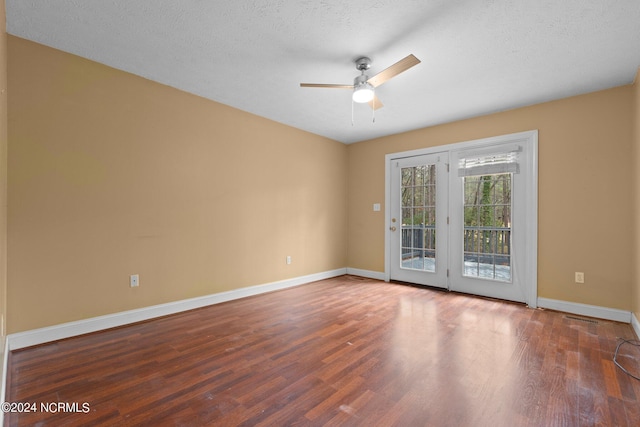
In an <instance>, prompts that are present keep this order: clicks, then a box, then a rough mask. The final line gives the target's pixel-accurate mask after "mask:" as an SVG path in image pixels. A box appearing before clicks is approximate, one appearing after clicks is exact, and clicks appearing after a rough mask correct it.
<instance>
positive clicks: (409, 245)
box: [402, 224, 511, 263]
mask: <svg viewBox="0 0 640 427" xmlns="http://www.w3.org/2000/svg"><path fill="white" fill-rule="evenodd" d="M435 248H436V228H435V225H424V224H419V225H403V226H402V254H403V258H411V257H415V256H423V251H424V250H427V251H434V250H435ZM464 253H465V260H469V261H471V260H473V261H480V262H482V260H481V259H482V258H484V257H490V258H492V259H493V260H494V261H491V263H493V262H495V261H496V258H497V259H498V260H499V259H500V258H505V259H508V258H509V256H510V255H511V228H506V227H464Z"/></svg>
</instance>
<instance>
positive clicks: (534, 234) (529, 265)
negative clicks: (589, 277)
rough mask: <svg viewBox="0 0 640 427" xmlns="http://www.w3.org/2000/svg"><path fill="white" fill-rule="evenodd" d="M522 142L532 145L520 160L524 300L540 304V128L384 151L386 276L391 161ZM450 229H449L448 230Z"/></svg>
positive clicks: (387, 271)
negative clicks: (523, 172)
mask: <svg viewBox="0 0 640 427" xmlns="http://www.w3.org/2000/svg"><path fill="white" fill-rule="evenodd" d="M509 142H519V143H521V144H525V145H527V146H528V148H529V149H530V155H529V156H527V158H526V162H525V163H523V164H521V166H522V167H523V168H526V170H527V172H528V173H527V177H528V178H527V180H526V184H525V187H526V189H525V191H526V198H525V201H524V203H525V212H526V221H527V223H528V224H529V227H527V230H526V235H525V241H526V242H527V245H526V255H525V257H524V258H525V260H526V262H525V265H524V271H523V272H522V273H523V281H524V288H525V302H526V304H527V305H528V306H529V307H531V308H536V307H537V299H538V269H537V266H538V131H537V130H531V131H526V132H519V133H513V134H508V135H501V136H495V137H490V138H483V139H476V140H471V141H464V142H458V143H454V144H447V145H440V146H436V147H429V148H422V149H418V150H411V151H404V152H399V153H391V154H387V155H385V238H384V279H385V281H387V282H388V281H390V280H391V247H390V241H391V231H390V227H391V226H392V224H391V162H392V161H393V160H397V159H401V158H406V157H414V156H421V155H425V154H434V153H438V152H443V151H446V152H452V151H454V150H465V149H474V148H482V147H485V146H490V145H495V144H501V143H509ZM449 233H450V231H449Z"/></svg>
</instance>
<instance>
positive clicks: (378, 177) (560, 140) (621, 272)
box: [348, 86, 633, 310]
mask: <svg viewBox="0 0 640 427" xmlns="http://www.w3.org/2000/svg"><path fill="white" fill-rule="evenodd" d="M631 105H632V89H631V86H625V87H619V88H614V89H610V90H606V91H601V92H596V93H591V94H587V95H582V96H577V97H573V98H568V99H563V100H559V101H554V102H548V103H544V104H539V105H534V106H531V107H526V108H519V109H515V110H510V111H506V112H502V113H498V114H492V115H488V116H483V117H477V118H473V119H469V120H462V121H459V122H454V123H450V124H444V125H440V126H434V127H430V128H425V129H420V130H417V131H413V132H408V133H403V134H398V135H393V136H389V137H385V138H380V139H377V140H372V141H367V142H362V143H358V144H352V145H350V146H349V175H348V182H349V207H348V215H349V223H348V232H349V239H348V265H349V266H350V267H354V268H361V269H365V270H373V271H379V272H381V271H383V270H384V212H383V211H384V209H383V211H382V212H373V211H372V209H371V205H372V204H373V203H376V202H379V203H383V202H384V168H385V164H384V158H385V154H388V153H394V152H401V151H406V150H412V149H418V148H424V147H432V146H439V145H445V144H450V143H456V142H462V141H467V140H473V139H479V138H485V137H490V136H496V135H503V134H508V133H514V132H520V131H526V130H533V129H538V131H539V135H538V137H539V151H538V154H539V202H538V203H539V206H538V214H539V228H538V230H539V241H538V294H539V296H540V297H545V298H552V299H558V300H564V301H572V302H577V303H584V304H593V305H598V306H603V307H610V308H618V309H623V310H629V309H630V308H631V304H630V297H631V280H632V264H631V262H630V261H631V260H630V256H629V254H630V252H631V249H632V237H631V233H630V229H631V227H632V221H633V215H632V205H633V204H632V200H631V198H630V196H631V194H632V193H631V191H632V190H631V178H632V162H631V159H630V157H631V129H632V126H631V123H632V113H631ZM575 271H583V272H584V273H585V280H586V283H585V284H583V285H577V284H575V283H574V272H575Z"/></svg>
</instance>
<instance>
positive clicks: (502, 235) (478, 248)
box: [462, 173, 512, 282]
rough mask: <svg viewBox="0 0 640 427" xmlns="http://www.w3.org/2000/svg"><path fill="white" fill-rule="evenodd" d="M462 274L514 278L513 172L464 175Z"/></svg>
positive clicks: (477, 276)
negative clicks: (512, 274) (512, 233)
mask: <svg viewBox="0 0 640 427" xmlns="http://www.w3.org/2000/svg"><path fill="white" fill-rule="evenodd" d="M463 179H464V183H463V187H464V207H463V209H464V233H463V240H464V243H463V251H464V252H463V256H464V264H463V269H464V270H463V273H462V274H463V276H465V277H475V278H482V279H489V280H498V281H504V282H510V281H511V211H512V209H511V199H512V197H511V189H512V186H511V181H512V174H510V173H504V174H495V175H480V176H468V177H464V178H463Z"/></svg>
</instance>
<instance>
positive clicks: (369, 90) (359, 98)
mask: <svg viewBox="0 0 640 427" xmlns="http://www.w3.org/2000/svg"><path fill="white" fill-rule="evenodd" d="M373 95H374V92H373V86H371V85H370V84H369V83H367V82H364V83H360V84H359V85H357V86H355V87H354V89H353V102H357V103H360V104H363V103H365V102H369V101H371V100H372V99H373Z"/></svg>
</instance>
